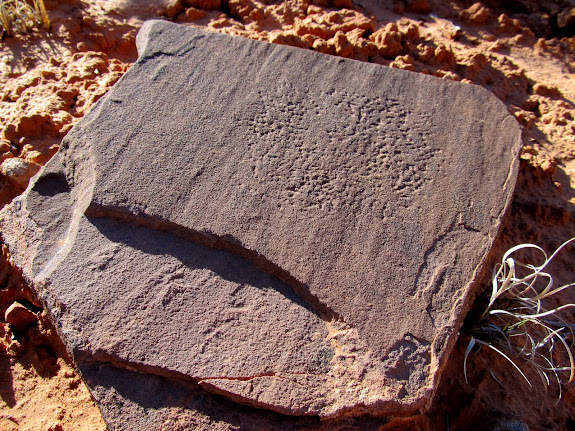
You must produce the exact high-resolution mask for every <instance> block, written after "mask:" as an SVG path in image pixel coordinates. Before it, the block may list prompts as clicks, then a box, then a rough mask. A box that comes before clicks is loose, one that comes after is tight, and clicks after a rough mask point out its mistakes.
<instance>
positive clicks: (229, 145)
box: [0, 21, 520, 417]
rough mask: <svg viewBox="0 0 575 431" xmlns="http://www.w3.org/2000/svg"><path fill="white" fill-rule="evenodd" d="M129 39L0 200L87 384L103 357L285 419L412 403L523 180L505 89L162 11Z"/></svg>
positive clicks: (16, 244)
mask: <svg viewBox="0 0 575 431" xmlns="http://www.w3.org/2000/svg"><path fill="white" fill-rule="evenodd" d="M138 47H139V52H140V58H139V60H138V62H137V63H136V64H135V65H134V66H133V67H132V69H131V70H130V71H129V72H128V73H127V74H126V75H125V76H124V77H123V78H122V80H121V81H120V82H119V83H118V85H117V86H116V87H114V89H113V90H111V91H110V92H109V93H108V94H107V95H106V96H105V97H104V98H103V99H101V100H100V101H99V102H98V105H97V106H96V107H95V108H94V109H93V110H92V111H91V113H90V114H89V115H87V116H86V117H85V118H84V119H83V120H82V121H81V122H80V123H78V125H77V126H75V127H74V129H73V130H72V131H71V132H70V133H69V134H68V136H67V138H66V139H65V141H64V143H63V146H62V147H61V150H60V153H59V154H58V155H57V156H56V157H54V158H53V159H52V160H51V161H50V162H49V163H48V164H47V165H46V166H45V168H44V169H43V171H42V173H41V174H40V175H39V176H37V177H36V178H35V179H34V180H33V181H32V185H31V187H30V188H29V189H28V190H27V191H26V192H25V193H24V194H23V195H22V196H21V197H20V198H18V199H16V200H15V201H14V202H13V203H12V204H11V205H9V206H7V207H6V209H5V210H3V212H2V213H1V217H0V218H1V220H0V228H1V229H2V232H3V235H4V239H5V242H6V243H7V244H8V246H9V247H10V249H11V251H12V253H13V257H14V260H15V262H16V263H17V264H18V266H19V267H20V268H22V270H23V273H24V276H25V277H26V278H27V280H28V281H29V282H30V283H31V284H32V285H33V286H34V287H35V288H36V289H37V290H38V292H39V294H40V295H41V297H42V298H43V300H44V301H45V303H46V306H47V307H48V308H49V309H50V311H51V313H52V315H53V317H54V318H55V320H56V322H57V324H58V326H59V329H60V331H61V333H62V335H63V337H64V339H65V340H66V343H67V345H68V347H69V349H70V351H71V353H72V354H73V356H74V357H75V359H76V360H77V361H78V363H80V364H81V368H83V369H84V374H85V376H86V378H87V380H88V381H89V382H90V381H91V382H92V383H91V386H92V388H94V391H96V389H95V388H97V386H98V383H97V381H98V380H97V376H98V374H97V373H96V374H91V373H95V371H94V370H95V369H96V368H94V367H92V366H91V365H90V364H92V363H94V362H96V363H97V362H109V363H113V364H114V366H115V367H119V368H128V369H135V370H138V371H139V372H143V373H149V374H155V375H160V376H164V377H166V378H169V379H182V380H191V381H193V382H195V384H197V385H199V387H203V388H204V389H207V390H208V391H211V392H214V393H217V394H222V395H224V396H226V397H228V398H230V399H232V400H234V401H237V402H239V403H244V404H249V405H252V406H255V407H261V408H268V409H271V410H274V411H276V412H279V413H284V414H290V415H319V416H322V417H332V416H337V415H343V414H358V413H364V412H369V413H376V414H389V413H399V412H402V413H407V412H413V411H415V410H416V409H419V408H422V407H423V406H424V405H425V403H426V402H427V401H429V400H430V397H431V395H432V393H433V390H434V389H435V387H436V380H437V375H438V372H439V371H440V368H441V366H442V359H443V358H444V357H445V355H446V354H447V353H448V352H449V351H450V349H451V347H452V344H453V342H454V339H455V336H456V333H457V330H458V328H459V325H460V323H461V322H460V320H461V317H462V312H463V311H465V309H466V306H467V300H468V296H469V294H470V292H471V290H472V287H473V286H474V282H475V281H476V280H477V278H478V276H479V274H480V272H481V269H482V264H483V263H484V262H485V259H486V256H487V255H488V253H489V250H490V247H491V244H492V242H493V240H494V238H495V236H496V234H497V233H498V231H499V228H500V224H501V218H502V216H503V214H504V212H505V209H506V208H507V207H508V204H509V201H510V198H511V192H512V189H513V186H514V183H515V178H516V173H517V165H518V160H517V154H518V151H519V146H520V132H519V127H518V125H517V123H516V122H515V120H514V118H513V117H512V116H511V115H509V113H508V112H507V110H506V109H505V107H504V105H503V104H502V103H501V102H499V101H498V100H497V99H496V98H494V97H493V96H492V95H491V94H490V93H489V92H487V91H485V90H484V89H482V88H479V87H475V86H472V85H464V84H460V83H454V82H448V81H445V80H439V79H435V78H433V77H428V76H423V75H415V74H411V73H409V72H405V71H398V70H392V69H387V68H383V67H381V66H378V65H370V64H364V63H358V62H355V61H351V60H344V59H337V58H333V57H329V56H324V55H321V54H317V53H313V52H309V51H304V50H297V49H294V48H289V47H282V46H272V45H268V44H263V43H260V42H255V41H247V40H242V39H237V38H233V37H229V36H226V35H219V34H212V33H206V32H203V31H200V30H196V29H191V28H184V27H180V26H178V25H175V24H169V23H166V22H159V21H156V22H149V23H147V24H146V25H145V26H144V27H143V29H142V31H141V33H140V35H139V37H138ZM151 148H153V149H154V150H155V157H154V158H153V162H152V163H150V162H149V159H146V158H144V157H143V152H144V151H145V152H146V153H149V151H150V149H151ZM90 370H92V371H90ZM96 398H98V397H96ZM99 399H100V402H101V403H105V399H106V398H105V397H104V398H99Z"/></svg>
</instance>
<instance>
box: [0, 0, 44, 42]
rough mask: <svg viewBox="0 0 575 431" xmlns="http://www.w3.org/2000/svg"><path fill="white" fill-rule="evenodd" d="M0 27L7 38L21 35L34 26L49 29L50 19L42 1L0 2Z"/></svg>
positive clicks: (19, 0)
mask: <svg viewBox="0 0 575 431" xmlns="http://www.w3.org/2000/svg"><path fill="white" fill-rule="evenodd" d="M0 25H1V26H2V32H3V33H6V35H8V36H13V35H14V33H15V32H16V33H23V32H26V31H29V30H31V29H32V28H34V27H36V26H40V25H41V26H43V27H44V28H45V29H46V30H48V29H50V19H49V18H48V14H47V13H46V7H45V6H44V0H33V3H32V4H30V3H28V2H27V1H24V0H0Z"/></svg>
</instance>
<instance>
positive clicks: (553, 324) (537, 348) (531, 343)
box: [464, 238, 575, 398]
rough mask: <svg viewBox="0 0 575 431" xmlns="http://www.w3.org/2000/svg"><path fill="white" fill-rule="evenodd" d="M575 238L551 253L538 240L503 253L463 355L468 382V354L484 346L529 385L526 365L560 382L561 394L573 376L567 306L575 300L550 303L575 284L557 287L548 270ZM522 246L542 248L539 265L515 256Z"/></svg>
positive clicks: (544, 378) (545, 378)
mask: <svg viewBox="0 0 575 431" xmlns="http://www.w3.org/2000/svg"><path fill="white" fill-rule="evenodd" d="M573 242H575V238H571V239H570V240H568V241H566V242H564V243H563V244H562V245H561V246H560V247H559V248H558V249H557V250H556V251H555V252H554V253H553V254H552V255H551V256H547V254H546V253H545V251H544V250H543V249H542V248H541V247H539V246H537V245H534V244H521V245H518V246H516V247H513V248H511V249H509V250H508V251H507V252H506V253H505V254H504V255H503V258H502V260H501V263H500V264H498V265H497V266H496V267H495V268H494V270H493V276H492V289H491V296H490V298H489V303H488V305H487V307H486V309H485V311H484V312H483V314H482V315H481V316H480V318H479V321H478V322H477V323H476V324H475V325H474V326H473V327H472V328H471V330H470V331H469V335H470V336H471V339H470V341H469V344H468V346H467V350H466V352H465V359H464V374H465V380H466V381H467V358H468V356H469V353H470V352H471V351H472V350H473V348H474V347H475V346H479V348H481V347H486V348H489V349H492V350H494V351H495V352H497V353H498V354H499V355H501V356H502V357H504V358H505V359H506V360H507V361H508V362H509V363H510V364H511V365H512V366H513V367H514V368H515V370H517V371H518V372H519V373H520V374H521V376H523V378H524V379H525V380H526V381H527V383H529V385H530V386H531V382H530V381H529V379H528V378H527V377H526V375H525V373H524V372H523V371H522V369H521V368H522V367H524V366H525V365H529V366H531V367H532V368H533V369H534V370H535V371H536V372H537V374H538V375H539V376H540V377H541V379H542V381H543V383H544V384H545V385H546V386H549V385H550V383H551V381H552V380H553V381H556V382H557V383H558V385H559V398H561V385H562V384H563V383H565V382H572V381H573V380H574V378H575V360H574V358H573V353H572V351H571V349H572V347H573V340H574V338H575V337H574V334H573V328H574V327H575V325H574V324H573V323H569V322H567V321H566V320H565V319H564V317H565V315H564V311H565V310H566V309H569V308H575V304H563V305H560V306H555V307H547V304H548V302H550V301H549V299H551V298H552V297H553V296H554V295H555V294H557V293H559V292H561V291H563V290H565V289H567V288H570V287H572V286H574V285H575V283H569V284H566V285H563V286H560V287H554V283H553V277H552V276H551V274H549V273H548V272H545V269H546V267H547V266H548V265H549V263H550V262H551V261H552V259H553V258H554V257H555V256H556V255H557V253H559V252H560V251H561V250H562V249H564V248H565V247H566V246H567V245H568V244H570V243H573ZM522 249H531V250H534V251H536V252H537V253H541V255H542V257H543V262H542V263H541V264H540V265H538V266H536V265H533V264H530V263H527V264H525V263H522V262H520V261H518V260H517V259H515V258H513V255H514V254H515V253H516V252H517V251H519V250H522ZM518 364H519V365H518ZM567 375H568V376H569V377H567Z"/></svg>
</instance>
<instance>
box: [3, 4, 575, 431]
mask: <svg viewBox="0 0 575 431" xmlns="http://www.w3.org/2000/svg"><path fill="white" fill-rule="evenodd" d="M46 7H47V10H48V14H49V17H50V19H51V21H52V28H51V30H50V31H46V30H44V29H38V30H35V31H33V32H31V33H29V34H26V35H17V36H15V37H10V38H8V37H5V38H4V40H3V41H2V42H1V43H0V83H1V87H0V163H1V164H0V173H1V174H0V206H4V205H5V204H6V203H8V202H10V201H11V200H12V199H13V198H14V197H15V196H17V195H19V194H20V193H22V191H23V190H24V189H25V187H26V186H27V184H28V181H29V179H30V178H31V177H32V176H33V175H34V174H35V173H36V172H37V171H38V169H40V167H41V166H42V165H43V164H45V163H46V162H47V161H48V160H49V159H50V157H52V155H53V154H54V153H55V152H56V151H57V150H58V148H59V145H60V142H61V140H62V138H63V137H64V136H65V135H66V133H67V132H68V131H69V130H70V128H71V127H72V126H73V125H74V124H75V123H76V122H77V121H78V120H79V119H80V118H82V116H83V115H84V114H85V113H86V112H88V110H89V109H90V107H91V106H92V105H93V104H94V103H95V102H96V101H97V100H98V99H99V98H100V97H101V96H102V95H103V94H105V93H106V91H107V90H108V89H109V88H110V87H111V86H112V85H113V84H114V83H115V82H116V81H117V80H118V79H119V78H120V77H121V76H122V74H123V73H124V72H125V71H126V70H127V69H128V68H129V67H130V65H131V63H133V62H134V61H135V60H136V57H137V54H136V48H135V43H134V38H135V35H136V33H137V31H138V29H139V27H140V25H141V23H142V22H143V20H146V19H150V18H157V17H163V18H165V19H169V20H173V21H175V22H179V23H185V24H188V25H194V26H199V27H202V28H206V29H209V30H212V31H218V32H224V33H229V34H232V35H237V36H240V37H248V38H252V39H259V40H263V41H268V42H271V43H278V44H286V45H292V46H297V47H300V48H302V49H311V50H315V51H319V52H322V53H327V54H331V55H337V56H342V57H347V58H352V59H356V60H358V61H367V62H372V63H378V64H381V65H384V66H389V67H395V68H401V69H407V70H410V71H413V72H417V73H424V74H431V75H435V76H438V77H440V78H443V79H452V80H456V81H461V82H464V83H468V84H469V85H472V84H475V85H481V86H483V87H485V88H487V89H488V90H489V91H491V92H492V93H493V94H494V95H495V96H497V97H498V98H499V99H501V100H502V101H503V102H504V103H505V104H506V106H507V107H508V109H509V111H510V112H511V113H513V114H514V115H515V116H516V118H517V120H518V121H519V122H520V123H521V124H522V125H523V129H524V148H523V152H522V155H521V159H522V163H521V171H520V176H519V181H518V186H517V191H516V197H515V199H514V202H513V207H512V211H511V214H510V216H509V217H508V221H507V223H506V227H505V229H504V231H503V234H502V235H501V238H500V239H499V241H498V242H497V245H496V253H495V259H500V257H501V254H502V253H503V251H504V250H506V249H508V248H509V247H511V246H513V245H515V244H519V243H523V242H533V243H536V244H539V245H540V246H542V247H543V248H544V249H546V250H547V251H553V250H554V249H555V248H556V247H557V246H559V245H560V244H561V243H562V242H563V241H565V240H567V239H569V238H571V237H573V236H575V121H574V116H575V83H574V82H575V81H574V80H573V78H574V77H575V74H574V72H575V37H574V36H573V35H574V34H575V3H573V2H572V1H569V0H552V1H538V0H508V1H503V2H498V1H494V0H485V2H484V3H483V4H480V3H476V4H473V3H472V2H466V1H455V0H451V1H450V0H447V1H439V0H437V1H436V0H403V1H400V0H396V1H388V2H378V1H376V0H357V1H351V0H329V1H328V0H313V1H309V0H287V1H285V2H269V1H264V0H153V1H139V0H109V1H105V0H83V1H82V0H62V1H56V0H46ZM572 255H573V249H570V250H569V249H568V250H565V251H564V253H563V254H561V255H559V257H558V259H557V260H556V262H555V264H554V265H553V266H552V267H551V271H554V274H555V276H556V278H557V281H558V282H569V281H573V279H574V278H575V277H574V276H573V275H574V274H575V271H574V270H575V260H573V259H572V258H571V259H570V256H572ZM494 263H495V262H494ZM488 282H489V280H485V286H486V288H487V287H488ZM557 301H558V302H575V293H573V292H570V291H569V290H567V291H564V292H562V293H561V297H560V298H558V300H557ZM482 304H484V298H483V296H478V301H477V307H476V308H477V309H480V308H481V306H482ZM470 315H471V316H473V315H474V311H473V310H472V313H471V314H470ZM565 317H566V318H571V319H573V318H574V317H575V316H573V315H571V316H569V315H568V314H567V315H565ZM468 340H469V338H468V337H467V336H466V335H465V334H463V335H462V337H461V340H460V343H459V344H458V346H457V347H456V349H455V350H454V352H453V354H452V355H451V357H450V359H449V361H448V363H446V364H445V369H444V371H443V377H442V379H441V383H440V386H439V389H438V392H437V395H436V397H435V399H434V403H433V405H432V407H431V409H430V411H429V412H427V413H424V414H422V415H420V416H418V417H416V418H410V419H409V420H408V421H403V420H401V419H397V420H392V421H391V422H388V423H387V424H386V425H385V426H384V427H383V428H382V429H386V430H390V429H396V430H398V429H422V430H424V429H433V430H443V429H446V430H463V429H523V428H518V426H519V425H518V424H520V423H521V422H522V423H523V424H524V425H526V426H527V427H528V429H529V430H539V429H541V430H543V429H545V430H548V429H549V430H565V429H575V414H574V413H573V412H575V388H574V387H573V386H572V385H570V384H568V385H565V386H564V387H563V396H562V399H561V400H560V401H559V402H557V399H558V387H557V385H553V384H552V385H551V386H550V388H549V389H547V390H546V389H545V387H544V386H543V385H542V384H541V383H540V380H539V378H538V377H537V376H535V375H534V374H533V372H532V371H531V370H530V369H529V367H526V368H525V370H526V373H527V374H528V377H530V378H531V381H532V382H533V387H532V388H530V387H529V386H528V385H527V383H526V382H525V381H523V380H522V379H521V377H520V376H519V374H518V373H517V372H516V371H514V370H513V369H512V367H511V366H510V365H509V364H508V363H507V362H506V361H505V360H502V359H501V357H498V356H497V355H496V354H491V353H489V352H487V351H485V349H484V350H482V351H481V352H479V353H477V354H475V355H472V356H470V358H469V361H468V377H469V384H467V383H466V382H465V380H464V376H463V357H464V353H465V348H466V346H467V342H468ZM0 373H1V374H0V375H1V378H0V428H1V429H3V430H4V429H6V430H52V431H56V430H91V431H92V430H104V429H106V425H105V423H104V422H103V420H102V418H101V416H100V413H99V411H98V409H97V408H96V406H95V404H94V402H93V401H92V399H91V397H90V394H89V392H88V390H87V388H86V387H85V385H84V384H83V382H82V380H81V379H80V377H79V375H78V373H77V371H76V370H75V368H74V365H73V363H72V362H71V361H70V359H69V357H68V356H67V355H66V352H65V349H64V348H63V346H62V343H61V341H60V340H59V338H58V336H57V334H56V332H55V330H54V329H53V326H52V324H51V323H50V320H49V317H48V315H47V314H46V312H45V311H44V310H43V309H42V304H41V303H40V302H39V301H38V299H37V298H36V297H35V296H34V294H33V292H32V291H31V290H30V289H29V288H28V286H27V285H26V282H25V281H24V280H23V279H22V278H21V276H20V274H19V271H18V269H17V268H14V267H13V265H12V264H11V261H10V256H9V254H8V252H7V250H6V249H5V247H4V246H2V257H1V258H0ZM356 424H357V428H356V427H353V426H352V427H351V428H350V429H361V420H357V421H356ZM514 424H515V425H514ZM504 425H507V426H508V428H501V427H502V426H504ZM512 426H515V428H509V427H512ZM160 427H161V425H160V424H158V428H160ZM497 427H500V428H497Z"/></svg>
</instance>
